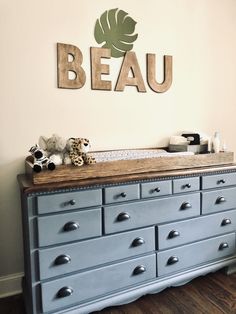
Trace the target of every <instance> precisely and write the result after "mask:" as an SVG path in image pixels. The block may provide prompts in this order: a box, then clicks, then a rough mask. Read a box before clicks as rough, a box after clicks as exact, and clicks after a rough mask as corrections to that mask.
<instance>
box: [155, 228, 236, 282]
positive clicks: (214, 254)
mask: <svg viewBox="0 0 236 314" xmlns="http://www.w3.org/2000/svg"><path fill="white" fill-rule="evenodd" d="M235 252H236V251H235V233H230V234H227V235H223V236H219V237H215V238H212V239H208V240H203V241H200V242H196V243H193V244H188V245H184V246H182V247H178V248H175V249H170V250H166V251H163V252H158V253H157V274H158V276H164V275H168V274H171V273H174V272H177V271H181V270H184V269H185V268H189V267H193V266H196V265H199V264H202V263H207V262H210V261H212V260H215V259H220V258H223V257H225V256H229V255H233V254H235Z"/></svg>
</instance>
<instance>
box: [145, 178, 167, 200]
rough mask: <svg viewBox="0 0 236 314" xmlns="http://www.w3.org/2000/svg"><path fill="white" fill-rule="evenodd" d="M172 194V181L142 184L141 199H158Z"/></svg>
mask: <svg viewBox="0 0 236 314" xmlns="http://www.w3.org/2000/svg"><path fill="white" fill-rule="evenodd" d="M171 193H172V181H171V180H168V181H156V182H148V183H142V184H141V197H142V198H148V197H157V196H163V195H168V194H171Z"/></svg>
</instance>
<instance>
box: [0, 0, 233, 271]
mask: <svg viewBox="0 0 236 314" xmlns="http://www.w3.org/2000/svg"><path fill="white" fill-rule="evenodd" d="M115 7H118V8H120V9H123V10H125V11H127V12H128V13H129V14H130V16H132V17H133V18H134V19H135V20H136V21H137V26H136V30H137V32H138V34H139V37H138V40H137V41H136V42H135V44H134V51H135V52H136V54H137V57H138V60H139V63H140V66H141V69H142V73H143V76H144V78H145V77H146V75H145V54H146V53H148V52H151V53H156V55H157V57H158V58H159V64H158V66H159V68H160V66H161V64H162V56H163V55H164V54H170V55H172V56H173V85H172V87H171V88H170V90H169V91H168V92H166V93H163V94H156V93H154V92H152V91H151V90H150V89H149V88H148V87H147V93H145V94H142V93H138V92H137V91H136V88H134V87H127V88H126V89H125V91H124V92H122V93H119V92H114V91H111V92H105V91H92V90H91V88H90V70H89V47H90V46H97V45H96V42H95V40H94V37H93V28H94V25H95V21H96V18H97V17H99V16H100V15H101V13H103V12H104V11H105V10H106V9H111V8H115ZM235 38H236V1H235V0H224V1H222V0H198V1H194V0H147V1H137V0H130V1H115V0H103V1H99V2H98V1H94V0H81V1H77V0H70V1H65V0H64V1H63V0H50V1H47V0H41V1H32V0H31V1H30V0H21V1H19V0H0V39H1V49H0V90H1V93H0V108H1V115H0V125H1V135H0V147H1V151H0V261H1V262H0V277H1V276H6V275H9V274H13V273H20V272H22V271H23V261H22V260H23V254H22V236H21V214H20V198H19V192H18V187H17V182H16V175H17V174H18V173H21V172H23V171H24V158H25V156H26V155H27V154H28V153H27V151H28V149H29V147H30V146H31V145H32V144H34V143H35V142H36V141H37V139H38V137H39V135H41V134H44V135H48V136H50V135H51V134H52V133H53V132H57V133H59V134H60V135H61V136H64V137H71V136H81V137H82V136H86V137H88V138H90V140H91V142H92V146H93V149H95V150H96V149H112V148H115V149H118V148H136V147H154V146H163V145H166V144H167V142H168V137H169V136H170V135H172V134H176V133H178V132H181V131H182V130H198V131H199V130H200V131H202V132H205V133H207V134H210V135H211V134H213V132H214V131H215V130H219V132H220V133H221V136H222V138H223V139H224V140H225V141H226V143H227V145H228V148H229V149H230V150H233V151H236V140H235V131H236V127H235V115H236V109H235V105H236V99H235V86H236V75H235V73H236V62H235V56H236V41H235ZM57 42H63V43H70V44H74V45H76V46H78V47H80V49H81V50H82V52H83V55H84V63H83V67H84V69H85V71H86V73H87V82H86V85H85V87H84V88H82V89H81V90H63V89H58V88H57V87H56V86H57V83H56V43H57ZM106 62H107V63H109V64H110V68H111V75H110V78H111V80H112V82H113V88H114V84H115V80H116V78H117V74H118V70H119V66H120V63H121V60H110V61H106Z"/></svg>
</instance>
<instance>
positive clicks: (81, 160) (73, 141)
mask: <svg viewBox="0 0 236 314" xmlns="http://www.w3.org/2000/svg"><path fill="white" fill-rule="evenodd" d="M67 148H68V150H69V156H70V159H71V163H72V164H73V165H75V166H82V165H83V164H86V165H89V164H95V163H96V160H95V158H94V157H92V156H90V155H88V152H89V149H90V143H89V140H88V139H86V138H70V139H69V140H68V144H67Z"/></svg>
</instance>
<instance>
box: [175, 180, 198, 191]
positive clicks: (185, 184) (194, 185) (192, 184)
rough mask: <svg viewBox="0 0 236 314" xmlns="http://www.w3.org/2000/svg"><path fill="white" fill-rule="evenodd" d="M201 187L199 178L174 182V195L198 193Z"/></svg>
mask: <svg viewBox="0 0 236 314" xmlns="http://www.w3.org/2000/svg"><path fill="white" fill-rule="evenodd" d="M199 187H200V179H199V177H194V178H183V179H175V180H173V193H183V192H191V191H197V190H199Z"/></svg>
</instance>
